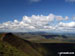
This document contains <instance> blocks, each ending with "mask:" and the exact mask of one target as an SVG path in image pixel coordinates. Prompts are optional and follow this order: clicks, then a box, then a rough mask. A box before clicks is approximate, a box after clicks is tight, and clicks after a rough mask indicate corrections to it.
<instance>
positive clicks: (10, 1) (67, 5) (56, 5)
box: [0, 0, 75, 31]
mask: <svg viewBox="0 0 75 56" xmlns="http://www.w3.org/2000/svg"><path fill="white" fill-rule="evenodd" d="M73 16H74V20H75V0H0V31H4V29H5V30H6V29H7V31H8V30H10V31H11V29H13V28H14V27H15V29H20V30H21V29H24V30H32V29H34V28H35V29H34V30H35V31H36V30H40V29H42V30H44V29H46V30H51V31H52V30H56V31H58V30H60V31H61V29H63V30H64V29H66V30H71V31H73V30H74V29H75V28H74V27H75V21H74V20H72V19H71V18H72V17H73ZM53 24H54V25H53ZM11 25H12V26H11ZM67 28H68V29H67ZM66 30H64V31H66ZM12 31H13V30H12ZM14 31H15V30H14ZM16 31H17V30H16Z"/></svg>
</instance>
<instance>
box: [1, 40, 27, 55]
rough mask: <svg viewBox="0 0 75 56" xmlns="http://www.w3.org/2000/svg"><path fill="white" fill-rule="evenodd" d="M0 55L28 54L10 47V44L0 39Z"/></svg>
mask: <svg viewBox="0 0 75 56" xmlns="http://www.w3.org/2000/svg"><path fill="white" fill-rule="evenodd" d="M0 56H28V55H27V54H25V53H24V52H22V51H21V50H18V49H16V48H15V47H12V46H11V45H9V44H7V43H5V42H2V41H0Z"/></svg>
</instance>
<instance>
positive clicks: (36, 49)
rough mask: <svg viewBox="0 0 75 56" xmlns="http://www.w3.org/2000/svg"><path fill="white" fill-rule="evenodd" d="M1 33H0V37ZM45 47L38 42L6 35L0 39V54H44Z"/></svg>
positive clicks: (28, 55) (5, 55) (39, 55)
mask: <svg viewBox="0 0 75 56" xmlns="http://www.w3.org/2000/svg"><path fill="white" fill-rule="evenodd" d="M2 35H3V34H0V38H1V37H2ZM45 53H46V51H45V49H44V48H43V47H42V46H40V44H35V43H31V42H29V41H26V40H23V39H20V38H18V37H17V36H14V35H10V34H9V35H7V36H5V37H4V38H3V41H0V55H1V56H2V55H3V56H45Z"/></svg>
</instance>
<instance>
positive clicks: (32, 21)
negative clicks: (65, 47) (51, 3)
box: [0, 14, 75, 32]
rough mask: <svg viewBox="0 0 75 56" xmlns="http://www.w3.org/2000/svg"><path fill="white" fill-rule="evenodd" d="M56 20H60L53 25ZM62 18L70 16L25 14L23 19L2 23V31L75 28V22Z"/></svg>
mask: <svg viewBox="0 0 75 56" xmlns="http://www.w3.org/2000/svg"><path fill="white" fill-rule="evenodd" d="M55 20H57V21H60V22H58V23H57V24H55V25H53V24H54V22H55ZM62 20H69V17H68V16H65V17H62V16H57V15H54V14H49V15H48V16H44V15H32V16H30V17H29V16H23V18H22V20H21V21H18V20H16V19H15V20H14V21H8V22H4V23H2V24H0V32H2V31H4V32H9V31H10V32H29V31H49V30H50V31H52V30H61V29H63V30H64V29H67V30H68V29H72V28H73V29H74V28H75V22H70V23H64V22H61V21H62Z"/></svg>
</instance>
